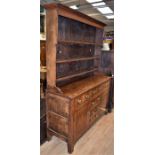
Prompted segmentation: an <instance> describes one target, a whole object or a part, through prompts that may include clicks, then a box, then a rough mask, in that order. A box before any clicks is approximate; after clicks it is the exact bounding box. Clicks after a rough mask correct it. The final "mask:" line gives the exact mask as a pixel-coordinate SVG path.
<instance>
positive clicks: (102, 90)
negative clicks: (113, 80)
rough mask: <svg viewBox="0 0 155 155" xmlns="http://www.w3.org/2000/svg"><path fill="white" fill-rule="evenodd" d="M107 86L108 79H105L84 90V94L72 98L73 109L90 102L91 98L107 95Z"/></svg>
mask: <svg viewBox="0 0 155 155" xmlns="http://www.w3.org/2000/svg"><path fill="white" fill-rule="evenodd" d="M109 88H110V81H107V82H105V83H103V84H101V85H99V86H97V87H95V88H93V89H91V90H89V91H87V92H85V93H84V94H82V95H80V96H78V97H76V98H75V100H74V102H75V110H79V109H80V108H82V107H83V106H84V105H87V104H90V102H92V100H94V99H95V98H97V97H98V96H100V98H101V97H103V96H107V94H108V93H109ZM98 100H99V99H98ZM102 100H103V99H102ZM95 102H96V101H95ZM94 104H96V103H94Z"/></svg>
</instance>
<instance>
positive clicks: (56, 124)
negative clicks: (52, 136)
mask: <svg viewBox="0 0 155 155" xmlns="http://www.w3.org/2000/svg"><path fill="white" fill-rule="evenodd" d="M47 117H48V128H49V129H52V130H54V131H56V132H58V133H60V134H62V135H65V136H68V119H67V118H65V117H63V116H61V115H58V114H56V113H54V112H48V114H47Z"/></svg>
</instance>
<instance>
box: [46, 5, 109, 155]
mask: <svg viewBox="0 0 155 155" xmlns="http://www.w3.org/2000/svg"><path fill="white" fill-rule="evenodd" d="M44 7H45V9H46V67H47V90H46V119H47V137H48V139H50V138H51V137H52V136H53V135H54V136H57V137H59V138H61V139H62V140H64V141H66V142H67V144H68V152H69V153H72V152H73V150H74V145H75V143H76V142H77V141H78V139H79V138H80V137H81V136H82V135H83V134H84V133H85V132H86V131H87V130H88V129H89V128H90V127H91V126H92V125H93V124H94V123H95V122H96V121H97V120H98V119H99V118H100V117H101V116H102V115H103V114H105V113H106V111H107V110H106V106H107V103H108V98H109V87H110V77H108V76H104V75H103V74H101V73H100V69H101V68H100V52H101V48H102V36H103V29H104V26H105V24H104V23H101V22H99V21H97V20H95V19H93V18H90V17H89V16H86V15H84V14H82V13H80V12H78V11H75V10H72V9H70V8H68V7H66V6H63V5H61V4H54V3H51V4H46V5H44ZM92 140H93V139H92Z"/></svg>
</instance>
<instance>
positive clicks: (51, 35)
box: [46, 8, 58, 87]
mask: <svg viewBox="0 0 155 155" xmlns="http://www.w3.org/2000/svg"><path fill="white" fill-rule="evenodd" d="M57 39H58V13H57V9H54V8H53V9H49V10H48V9H47V11H46V66H47V85H48V86H51V87H54V86H56V50H57V49H56V45H57Z"/></svg>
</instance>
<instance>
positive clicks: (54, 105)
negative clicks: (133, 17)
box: [47, 94, 70, 117]
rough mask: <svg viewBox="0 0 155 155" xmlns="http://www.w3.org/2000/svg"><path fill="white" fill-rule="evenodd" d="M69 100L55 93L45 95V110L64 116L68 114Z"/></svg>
mask: <svg viewBox="0 0 155 155" xmlns="http://www.w3.org/2000/svg"><path fill="white" fill-rule="evenodd" d="M69 102H70V101H69V100H68V99H66V98H64V97H61V96H56V95H52V94H50V95H47V111H53V112H55V113H58V114H60V115H62V116H64V117H68V115H69Z"/></svg>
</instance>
